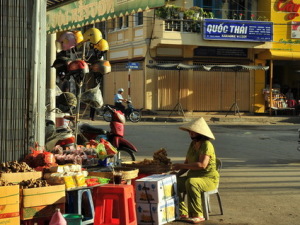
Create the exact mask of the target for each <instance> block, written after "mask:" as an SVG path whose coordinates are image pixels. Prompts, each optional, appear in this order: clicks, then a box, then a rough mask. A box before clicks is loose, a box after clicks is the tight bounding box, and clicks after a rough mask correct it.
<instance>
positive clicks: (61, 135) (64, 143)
mask: <svg viewBox="0 0 300 225" xmlns="http://www.w3.org/2000/svg"><path fill="white" fill-rule="evenodd" d="M56 145H60V146H61V147H62V148H63V149H66V148H68V147H69V148H70V147H71V146H74V145H75V136H74V135H73V131H72V130H71V129H69V128H66V127H56V126H55V124H54V122H53V121H52V120H46V128H45V148H46V150H48V151H51V150H53V148H54V147H55V146H56Z"/></svg>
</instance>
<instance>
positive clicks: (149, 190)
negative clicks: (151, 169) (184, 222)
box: [135, 174, 178, 225]
mask: <svg viewBox="0 0 300 225" xmlns="http://www.w3.org/2000/svg"><path fill="white" fill-rule="evenodd" d="M135 191H136V211H137V219H138V224H152V225H160V224H165V223H168V222H171V221H174V220H175V219H176V218H177V217H178V197H177V181H176V175H166V174H154V175H151V176H148V177H144V178H142V179H138V180H136V181H135Z"/></svg>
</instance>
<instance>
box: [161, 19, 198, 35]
mask: <svg viewBox="0 0 300 225" xmlns="http://www.w3.org/2000/svg"><path fill="white" fill-rule="evenodd" d="M201 28H202V21H201V20H184V19H166V20H165V31H175V32H192V33H201Z"/></svg>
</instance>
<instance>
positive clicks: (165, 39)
mask: <svg viewBox="0 0 300 225" xmlns="http://www.w3.org/2000/svg"><path fill="white" fill-rule="evenodd" d="M203 23H204V21H203V20H201V19H199V20H194V19H178V18H175V19H158V20H155V24H154V30H153V34H152V40H151V45H150V48H156V47H158V46H159V45H185V46H191V47H193V46H207V47H224V46H226V47H229V48H230V47H232V48H236V47H239V48H256V49H269V48H270V47H271V42H251V41H250V42H247V41H224V40H205V39H204V38H203Z"/></svg>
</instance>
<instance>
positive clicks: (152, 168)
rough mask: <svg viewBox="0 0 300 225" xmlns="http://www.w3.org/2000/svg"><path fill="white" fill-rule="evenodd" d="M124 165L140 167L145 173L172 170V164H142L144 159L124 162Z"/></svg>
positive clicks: (141, 171)
mask: <svg viewBox="0 0 300 225" xmlns="http://www.w3.org/2000/svg"><path fill="white" fill-rule="evenodd" d="M122 166H123V167H128V168H138V169H139V172H140V173H143V174H160V173H167V172H170V171H171V167H172V165H157V164H147V165H145V164H142V161H133V162H122Z"/></svg>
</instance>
